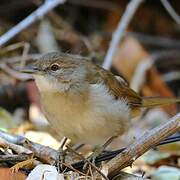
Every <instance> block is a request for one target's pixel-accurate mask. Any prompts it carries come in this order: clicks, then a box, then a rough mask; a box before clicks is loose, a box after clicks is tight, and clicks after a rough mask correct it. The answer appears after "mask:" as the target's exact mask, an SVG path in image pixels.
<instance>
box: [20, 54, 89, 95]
mask: <svg viewBox="0 0 180 180" xmlns="http://www.w3.org/2000/svg"><path fill="white" fill-rule="evenodd" d="M86 60H88V59H86V58H82V57H80V56H77V55H70V54H64V53H57V52H52V53H48V54H45V55H43V56H42V57H40V58H38V59H37V60H35V61H34V62H33V63H31V64H28V65H27V66H26V67H25V68H24V69H23V70H22V72H25V73H31V74H33V76H34V78H35V81H36V84H37V86H38V88H39V90H40V91H49V90H50V91H54V92H56V91H62V92H64V91H69V90H70V89H74V88H75V89H76V88H80V87H82V86H83V84H84V81H85V79H86V76H87V67H86Z"/></svg>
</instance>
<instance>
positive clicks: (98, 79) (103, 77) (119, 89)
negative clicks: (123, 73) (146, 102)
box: [90, 66, 142, 107]
mask: <svg viewBox="0 0 180 180" xmlns="http://www.w3.org/2000/svg"><path fill="white" fill-rule="evenodd" d="M91 77H92V78H91V79H90V83H91V84H95V83H96V84H97V83H104V84H105V85H106V86H107V87H108V88H109V90H110V92H111V93H112V94H113V95H114V96H115V97H116V98H122V99H125V100H127V101H128V103H129V105H130V106H132V107H139V106H141V102H142V98H141V97H140V96H139V95H138V94H137V93H136V92H135V91H133V90H132V89H130V87H129V86H128V84H127V82H126V81H125V80H124V79H123V78H122V77H116V76H115V75H113V74H112V73H111V72H110V71H107V70H105V69H103V68H101V67H99V66H98V67H97V69H96V71H95V74H93V76H91Z"/></svg>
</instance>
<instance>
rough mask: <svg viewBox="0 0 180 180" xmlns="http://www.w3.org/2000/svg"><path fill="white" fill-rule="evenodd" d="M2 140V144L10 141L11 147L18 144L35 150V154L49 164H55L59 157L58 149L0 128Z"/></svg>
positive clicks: (31, 150)
mask: <svg viewBox="0 0 180 180" xmlns="http://www.w3.org/2000/svg"><path fill="white" fill-rule="evenodd" d="M0 140H2V144H3V142H8V143H10V144H12V146H11V149H12V148H14V147H16V146H18V145H21V146H20V147H21V148H25V149H28V151H30V152H33V153H34V155H35V156H36V157H38V158H39V159H40V160H41V161H42V162H45V163H48V164H54V163H55V162H56V161H57V159H58V157H59V153H58V151H56V150H54V149H52V148H50V147H48V146H43V145H41V144H38V143H35V142H32V141H29V140H28V139H26V138H25V137H22V136H18V135H11V134H9V133H7V132H4V131H1V130H0ZM16 144H17V145H16ZM0 145H1V144H0ZM13 150H14V149H13Z"/></svg>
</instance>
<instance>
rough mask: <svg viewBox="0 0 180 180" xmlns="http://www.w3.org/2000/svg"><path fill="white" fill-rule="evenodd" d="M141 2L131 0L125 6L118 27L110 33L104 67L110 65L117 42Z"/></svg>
mask: <svg viewBox="0 0 180 180" xmlns="http://www.w3.org/2000/svg"><path fill="white" fill-rule="evenodd" d="M142 2H143V0H131V1H130V2H129V4H128V5H127V7H126V10H125V13H124V14H123V16H122V18H121V20H120V21H119V24H118V27H117V29H116V30H115V32H114V33H113V35H112V40H111V43H110V45H109V49H108V51H107V54H106V57H105V60H104V63H103V67H104V68H105V69H109V68H110V66H111V62H112V59H113V56H114V54H115V52H116V50H117V47H118V44H119V42H120V41H121V40H122V38H123V36H124V33H125V30H126V28H127V26H128V24H129V23H130V21H131V19H132V18H133V16H134V14H135V12H136V10H137V8H138V7H139V6H140V4H141V3H142Z"/></svg>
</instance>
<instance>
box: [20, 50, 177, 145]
mask: <svg viewBox="0 0 180 180" xmlns="http://www.w3.org/2000/svg"><path fill="white" fill-rule="evenodd" d="M23 71H24V72H26V73H32V74H33V76H34V78H35V82H36V85H37V87H38V89H39V92H40V98H41V104H42V108H43V110H44V114H45V116H46V117H47V119H48V121H49V123H50V125H51V126H52V128H53V129H54V130H55V131H56V133H57V134H58V136H59V138H62V137H63V136H65V137H67V138H69V139H71V140H72V142H74V143H86V144H91V145H98V144H103V143H104V142H106V141H107V139H109V138H110V137H112V136H118V135H122V134H123V133H124V132H126V131H127V130H128V127H129V126H130V120H131V118H132V116H133V112H134V111H136V110H138V109H140V108H142V107H151V106H156V105H163V104H169V103H175V102H179V101H180V99H179V98H145V97H141V96H140V95H138V94H137V93H136V92H135V91H133V90H132V89H130V88H129V86H128V85H127V83H126V81H125V80H124V79H123V78H122V77H120V76H119V77H117V76H115V75H113V74H112V73H111V72H110V71H107V70H105V69H103V68H102V67H100V66H98V65H96V64H94V63H93V62H92V61H91V60H89V59H87V58H85V57H81V56H77V55H70V54H66V53H65V54H64V53H58V52H52V53H48V54H45V55H43V56H42V57H40V58H39V59H37V60H35V62H34V63H32V64H29V65H28V66H27V67H26V68H25V69H24V70H23Z"/></svg>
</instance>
